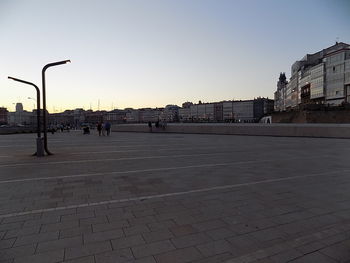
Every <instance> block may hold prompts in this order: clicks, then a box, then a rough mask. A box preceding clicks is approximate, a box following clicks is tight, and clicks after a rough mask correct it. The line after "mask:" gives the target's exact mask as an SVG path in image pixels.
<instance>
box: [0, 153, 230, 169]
mask: <svg viewBox="0 0 350 263" xmlns="http://www.w3.org/2000/svg"><path fill="white" fill-rule="evenodd" d="M217 154H226V153H223V152H219V153H196V154H179V155H159V156H145V157H123V158H109V159H87V160H74V161H57V162H40V163H14V164H2V165H0V168H4V167H17V166H36V165H51V164H72V163H92V162H111V161H128V160H143V159H158V158H159V159H160V158H179V157H190V156H205V155H208V156H209V155H217Z"/></svg>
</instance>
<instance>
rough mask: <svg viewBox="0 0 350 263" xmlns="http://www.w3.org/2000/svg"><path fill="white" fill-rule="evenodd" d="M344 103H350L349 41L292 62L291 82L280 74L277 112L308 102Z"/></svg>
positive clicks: (276, 104) (276, 102) (276, 98)
mask: <svg viewBox="0 0 350 263" xmlns="http://www.w3.org/2000/svg"><path fill="white" fill-rule="evenodd" d="M342 103H350V45H349V44H346V43H341V42H340V43H338V42H337V43H336V44H335V45H333V46H331V47H328V48H326V49H323V50H321V51H319V52H317V53H314V54H307V55H306V56H305V57H304V58H302V59H301V60H300V61H296V62H295V63H294V64H293V65H292V67H291V77H290V79H289V81H286V79H283V77H282V79H281V75H280V79H279V81H278V82H277V91H276V92H275V110H276V111H284V110H288V109H294V108H298V107H299V106H300V105H305V104H328V105H330V106H338V105H341V104H342Z"/></svg>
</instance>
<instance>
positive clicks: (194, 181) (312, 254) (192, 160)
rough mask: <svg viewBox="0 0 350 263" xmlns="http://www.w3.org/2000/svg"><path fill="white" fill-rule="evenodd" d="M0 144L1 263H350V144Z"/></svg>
mask: <svg viewBox="0 0 350 263" xmlns="http://www.w3.org/2000/svg"><path fill="white" fill-rule="evenodd" d="M34 142H35V135H31V134H23V135H6V136H5V135H4V136H0V262H80V263H83V262H87V263H90V262H93V263H96V262H97V263H99V262H103V263H105V262H157V263H160V262H197V263H199V262H350V254H349V245H350V201H349V200H350V192H349V190H348V189H349V188H350V177H349V176H348V174H349V172H350V163H349V162H348V156H349V154H350V147H349V146H350V141H349V140H346V139H325V138H323V139H321V138H318V139H316V138H283V137H253V136H251V137H241V136H224V135H198V134H197V135H195V134H159V133H157V134H153V133H142V134H141V133H140V134H139V133H112V135H111V136H110V137H98V136H97V135H96V134H94V133H92V134H91V135H82V133H81V132H70V133H56V134H54V135H51V134H50V137H49V148H50V150H51V151H52V152H54V153H55V154H54V155H53V156H48V157H44V158H36V157H32V156H30V154H31V153H32V151H33V150H34V149H33V147H34Z"/></svg>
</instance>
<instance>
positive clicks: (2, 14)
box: [0, 0, 350, 112]
mask: <svg viewBox="0 0 350 263" xmlns="http://www.w3.org/2000/svg"><path fill="white" fill-rule="evenodd" d="M349 14H350V1H349V0H318V1H316V0H308V1H305V0H293V1H290V0H231V1H226V0H172V1H168V0H125V1H119V0H111V1H108V0H94V1H92V0H59V1H47V0H22V1H19V0H0V32H1V35H0V106H5V107H7V108H8V109H9V110H11V111H13V110H14V104H13V103H16V102H22V103H23V105H24V108H25V109H26V110H31V109H32V108H33V106H34V103H35V102H34V101H33V100H31V99H28V97H34V96H35V92H34V89H33V88H31V87H30V86H26V85H24V84H20V83H16V82H14V81H11V80H8V79H7V76H13V77H17V78H22V79H25V80H27V81H31V82H34V83H36V84H38V85H39V87H41V69H42V67H43V66H44V65H45V64H47V63H50V62H54V61H59V60H64V59H71V60H72V63H71V64H67V65H63V66H57V67H54V68H50V69H48V71H47V74H46V78H47V106H48V110H49V111H50V112H53V111H56V112H57V111H61V110H64V109H74V108H78V107H79V108H85V109H89V108H90V105H91V107H92V109H94V110H96V109H97V106H98V100H100V109H107V110H110V109H111V108H112V107H113V108H119V109H122V108H125V107H133V108H139V107H164V106H165V105H167V104H177V105H181V103H183V102H185V101H192V102H198V101H199V100H201V101H202V102H214V101H220V100H230V99H252V98H254V97H258V96H264V97H269V98H273V93H274V91H275V89H276V81H277V79H278V76H279V73H280V72H286V73H287V77H290V66H291V64H292V63H293V62H294V61H295V60H298V59H301V58H302V57H303V56H304V55H305V54H306V53H314V52H317V51H319V50H321V49H323V48H326V47H328V46H331V45H333V44H334V43H335V41H336V40H337V38H339V41H342V42H346V43H350V15H349Z"/></svg>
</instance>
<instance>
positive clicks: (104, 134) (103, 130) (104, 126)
mask: <svg viewBox="0 0 350 263" xmlns="http://www.w3.org/2000/svg"><path fill="white" fill-rule="evenodd" d="M102 135H103V136H106V124H105V123H102Z"/></svg>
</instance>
